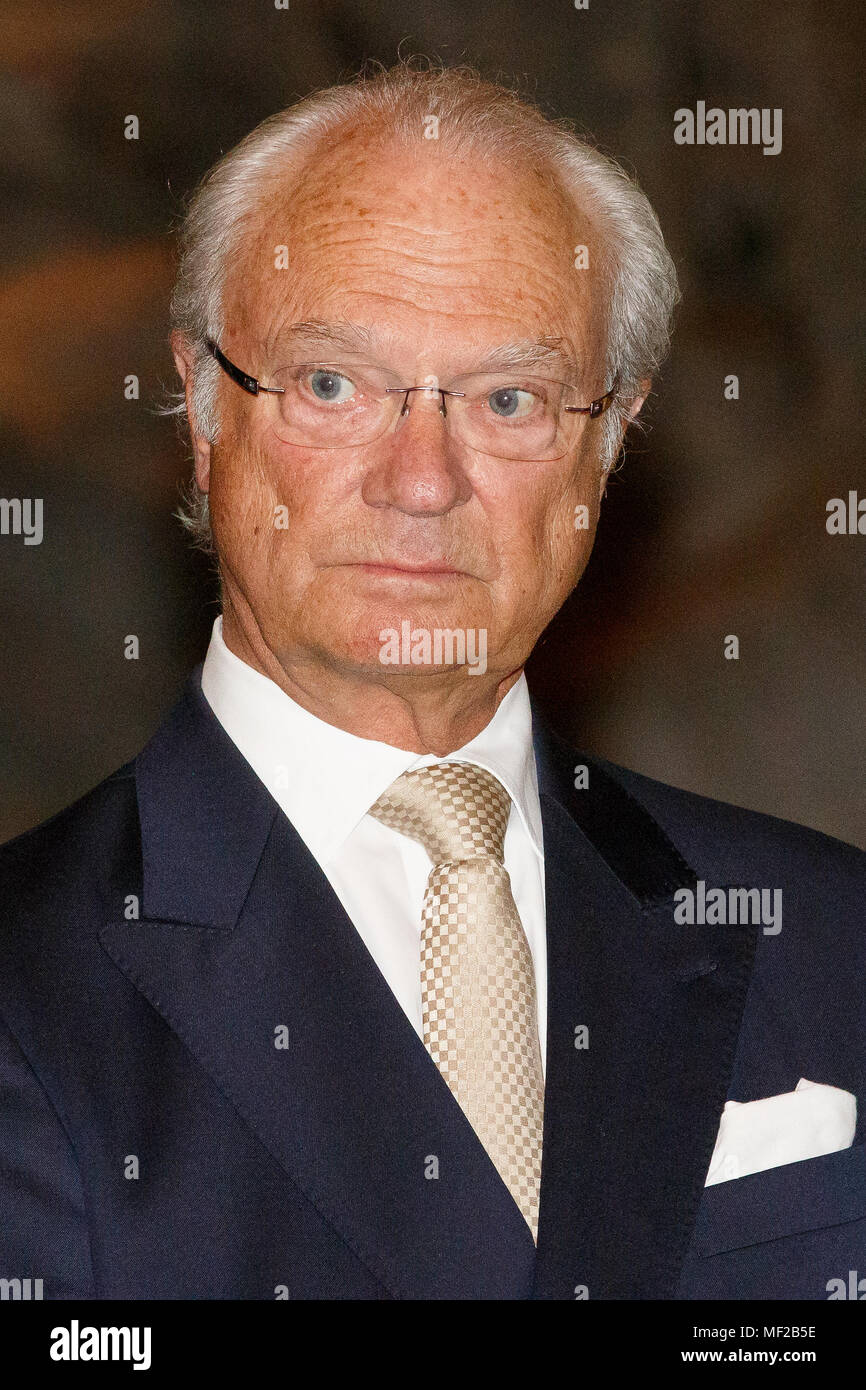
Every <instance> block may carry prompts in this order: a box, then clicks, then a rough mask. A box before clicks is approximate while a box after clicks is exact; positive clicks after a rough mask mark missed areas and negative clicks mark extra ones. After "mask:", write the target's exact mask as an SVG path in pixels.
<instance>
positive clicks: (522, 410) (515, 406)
mask: <svg viewBox="0 0 866 1390" xmlns="http://www.w3.org/2000/svg"><path fill="white" fill-rule="evenodd" d="M536 403H537V398H536V396H535V395H534V393H533V392H532V391H521V389H520V387H519V386H500V387H499V389H498V390H496V391H491V393H490V395H489V396H488V397H487V404H488V405H489V406H490V409H491V410H492V411H493V414H494V415H498V416H499V417H500V418H501V419H503V420H521V419H524V418H525V417H526V416H527V415H529V414H531V413H532V410H533V409H534V407H535V405H536Z"/></svg>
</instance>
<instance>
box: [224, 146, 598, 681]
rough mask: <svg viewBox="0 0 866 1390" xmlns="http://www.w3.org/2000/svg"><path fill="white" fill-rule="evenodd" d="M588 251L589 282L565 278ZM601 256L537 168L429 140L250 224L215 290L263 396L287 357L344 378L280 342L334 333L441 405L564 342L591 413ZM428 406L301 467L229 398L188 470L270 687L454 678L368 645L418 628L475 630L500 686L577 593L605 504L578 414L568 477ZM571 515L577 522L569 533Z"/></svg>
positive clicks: (456, 675)
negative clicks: (398, 662)
mask: <svg viewBox="0 0 866 1390" xmlns="http://www.w3.org/2000/svg"><path fill="white" fill-rule="evenodd" d="M580 244H585V245H588V247H589V259H590V268H589V269H576V268H575V248H576V247H577V246H578V245H580ZM281 246H285V247H287V248H288V267H287V268H285V269H282V268H276V264H275V263H276V261H277V259H278V257H279V248H280V247H281ZM600 251H601V248H600V247H598V246H597V245H596V244H595V238H594V235H593V228H592V226H591V225H590V223H589V222H588V221H584V220H582V219H581V217H580V216H579V215H576V214H575V212H574V210H573V209H571V208H570V207H569V206H568V204H567V203H566V201H565V200H564V198H563V197H562V196H561V195H560V194H559V193H558V192H557V191H555V190H554V188H553V187H551V185H550V183H549V182H546V181H544V180H542V178H541V177H540V176H538V175H537V174H536V173H535V172H533V171H532V170H531V169H526V170H524V171H523V172H522V173H518V174H515V173H514V171H513V170H509V169H504V168H499V167H498V166H497V163H496V160H495V159H486V160H485V159H482V158H480V157H478V156H470V157H465V156H464V157H454V156H453V155H449V154H448V152H447V150H446V148H445V147H444V145H443V146H441V147H440V145H439V144H438V142H436V141H433V140H424V139H423V138H419V140H418V145H417V150H416V151H415V152H414V153H412V152H407V150H406V149H405V148H400V147H397V146H391V147H388V148H382V147H380V148H378V149H375V150H371V148H370V142H369V140H364V139H362V138H361V137H360V136H359V137H354V138H352V139H350V140H349V141H348V142H342V143H340V144H339V145H338V146H337V147H336V148H335V149H329V150H325V151H323V152H322V153H321V154H319V155H318V156H317V157H315V158H314V159H313V160H312V161H311V162H310V163H309V165H308V166H307V168H306V170H305V172H304V175H303V178H302V179H301V180H300V181H299V182H296V183H294V184H292V183H291V181H290V182H289V183H288V184H287V186H284V187H283V188H282V189H281V190H278V191H276V192H275V193H274V194H273V195H272V196H271V198H270V201H269V202H268V204H267V205H266V206H265V207H263V209H262V211H261V214H260V216H259V217H258V218H257V220H256V224H255V229H254V231H252V232H250V233H249V234H248V237H247V241H246V243H245V245H244V248H243V253H242V255H241V256H240V257H239V258H238V259H237V261H236V263H235V265H234V267H233V268H232V271H231V272H230V276H229V280H228V283H227V286H226V295H225V330H224V334H223V337H222V340H221V347H222V348H223V351H224V352H225V353H226V355H227V356H228V357H229V358H230V359H232V360H233V361H234V362H236V363H238V364H239V365H240V366H241V367H242V368H243V370H244V371H246V372H249V373H251V374H254V375H257V376H259V377H261V378H262V379H263V380H265V381H267V380H268V379H269V377H270V375H271V373H273V371H274V370H276V369H277V368H279V367H281V366H284V365H285V364H286V361H287V360H291V361H298V360H302V361H326V362H334V361H335V360H336V361H338V362H339V361H341V360H342V358H341V355H340V354H339V353H338V352H336V351H335V350H334V348H333V347H332V346H331V345H329V344H328V343H322V345H321V346H320V347H317V345H316V344H315V343H314V342H313V343H310V342H306V343H305V344H304V348H303V351H302V352H300V353H299V352H298V349H297V348H296V347H294V346H291V347H290V346H288V340H287V336H286V335H287V334H288V332H289V330H290V329H291V327H292V325H296V324H298V323H302V322H304V323H305V322H308V321H311V320H315V321H317V322H326V323H337V324H341V325H345V324H346V323H350V324H354V325H358V326H360V327H361V328H362V329H365V330H367V331H368V334H369V337H370V342H371V347H370V354H369V355H370V356H372V357H374V359H375V361H376V362H377V363H379V364H381V365H382V366H384V367H387V368H388V369H390V370H391V371H392V372H394V373H395V374H396V379H397V380H398V381H401V382H402V383H404V384H406V385H411V384H415V383H423V382H425V381H427V380H429V379H430V377H435V378H436V379H437V381H438V382H439V383H440V384H441V385H443V386H447V385H448V383H449V381H451V380H453V379H454V378H456V377H457V376H461V375H463V374H465V373H466V372H469V371H472V370H473V369H474V368H475V367H476V365H477V364H479V363H480V362H482V361H483V360H484V359H485V358H486V356H487V355H488V354H489V353H491V352H492V351H493V350H495V349H498V348H501V347H503V346H504V345H507V344H514V343H525V342H527V341H528V340H536V339H550V338H554V339H561V340H562V343H563V346H564V347H565V348H566V349H567V350H568V351H570V353H571V354H572V355H573V357H574V358H575V359H576V360H577V362H578V363H579V364H581V375H580V376H579V377H578V378H577V379H574V378H572V379H573V380H575V384H576V385H577V386H578V387H579V388H580V394H581V397H582V399H581V400H580V404H582V405H586V404H588V403H589V401H590V400H591V399H593V398H594V397H596V396H599V395H601V394H602V393H603V392H604V391H606V390H607V388H608V386H609V385H610V383H609V382H607V381H606V380H605V379H604V348H605V341H604V336H603V317H604V313H603V310H604V306H603V303H602V301H601V298H600V296H599V293H598V288H597V278H596V270H597V268H598V264H599V261H600ZM358 355H359V354H357V353H355V354H354V356H356V357H357V356H358ZM535 370H536V374H537V375H538V374H540V375H545V374H546V375H550V376H552V375H556V373H554V372H551V371H547V372H545V370H544V368H540V369H539V368H536V369H535ZM399 399H400V400H401V401H402V397H401V398H399ZM439 399H440V398H439V397H438V396H432V395H428V394H425V393H422V392H415V393H414V394H413V395H411V396H410V397H409V400H410V402H411V404H412V408H411V411H410V412H409V414H407V415H403V416H398V417H397V420H396V424H395V425H392V426H391V427H390V428H389V429H388V431H387V432H386V433H385V434H384V435H383V436H381V437H380V438H378V439H376V440H375V441H373V442H372V443H367V444H364V445H363V446H359V447H353V448H348V449H345V448H344V449H339V450H330V449H322V448H308V447H303V446H300V445H298V444H294V443H286V442H284V440H283V439H281V438H280V428H281V426H282V419H281V417H280V413H279V404H278V398H277V397H274V396H267V395H263V396H259V397H258V398H253V397H251V396H249V395H248V394H246V393H245V392H243V391H241V390H240V389H239V388H238V387H237V386H236V385H235V384H234V383H233V382H231V381H229V380H228V378H222V379H221V382H220V399H219V409H220V420H221V432H220V437H219V439H218V441H217V442H216V444H215V445H214V447H213V451H212V457H211V459H210V463H209V466H208V460H207V457H206V454H205V455H203V456H201V457H200V459H199V481H200V484H202V485H203V486H206V487H208V488H209V491H210V508H211V518H212V525H213V529H214V535H215V539H216V544H217V549H218V553H219V557H220V564H221V570H222V574H223V582H224V595H225V598H226V601H227V603H230V604H231V605H232V607H233V608H234V610H235V611H236V612H241V611H242V612H243V613H244V614H245V615H246V620H247V621H251V620H254V622H255V624H256V625H257V627H258V630H259V633H260V635H261V638H262V639H263V640H264V642H265V644H266V646H267V647H268V649H269V650H270V652H271V653H273V655H274V657H276V659H277V660H278V661H279V662H280V664H281V665H282V666H283V668H284V669H286V670H290V669H294V670H295V671H300V670H302V669H304V668H310V667H314V668H315V667H321V665H322V664H323V663H324V664H325V665H327V666H329V667H330V668H331V670H332V672H340V671H342V672H343V673H345V674H346V675H347V676H350V677H351V678H353V679H358V678H360V679H364V680H366V679H369V680H373V681H381V682H386V683H388V684H391V685H393V684H394V683H395V682H397V683H398V684H399V682H400V681H412V682H417V681H419V680H422V681H423V680H428V681H429V680H430V679H431V678H432V679H434V680H439V681H441V680H465V679H466V672H465V671H459V670H457V671H455V670H454V669H453V668H452V669H451V670H450V671H446V672H444V673H443V670H442V668H441V667H440V668H439V671H438V673H436V672H434V673H433V674H432V677H431V667H430V666H426V667H425V666H418V665H414V666H402V667H395V666H394V665H383V664H382V661H381V659H380V653H381V650H382V641H383V639H382V634H383V631H384V630H386V629H395V630H396V631H398V632H399V631H401V625H402V624H403V623H404V622H405V621H406V620H408V621H409V623H410V625H411V629H413V630H416V629H419V628H423V629H427V630H429V631H434V630H436V629H440V630H441V629H451V630H453V629H463V630H467V629H472V630H474V631H475V632H476V633H477V632H478V631H479V630H482V629H483V630H485V631H486V634H487V638H486V640H487V666H488V670H489V672H490V674H491V675H492V676H497V675H498V676H499V677H500V678H504V677H505V676H506V675H508V674H509V673H511V672H513V671H515V670H517V669H518V668H519V667H520V666H522V664H523V662H524V661H525V660H526V658H527V656H528V654H529V652H530V651H531V650H532V647H533V646H534V644H535V642H536V640H537V638H538V636H539V634H540V633H541V632H542V630H543V629H544V628H545V626H546V625H547V623H548V622H549V621H550V619H551V618H552V616H553V615H554V613H555V612H556V611H557V609H558V608H559V607H560V606H561V604H562V602H563V601H564V599H565V598H566V596H567V595H568V593H569V592H570V590H571V589H572V588H573V586H574V585H575V583H576V582H577V580H578V578H579V577H580V574H581V572H582V570H583V567H584V565H585V563H586V561H587V559H588V556H589V552H590V550H591V547H592V541H593V538H594V534H595V525H596V520H597V515H598V507H599V501H600V491H601V487H600V484H601V479H602V473H601V467H600V461H599V452H600V445H601V431H602V421H601V420H593V421H590V420H589V419H588V417H586V416H577V417H575V419H576V420H577V421H578V422H579V423H578V425H577V432H576V434H575V437H574V444H573V447H572V449H571V452H570V454H569V455H568V456H566V457H564V458H560V459H557V460H554V461H547V462H534V461H533V462H525V461H517V462H515V461H513V460H511V461H506V460H503V459H499V458H494V457H489V456H487V455H485V454H483V453H480V452H477V451H474V450H473V449H471V448H469V447H467V446H466V445H465V444H463V443H462V442H461V440H460V439H459V438H458V437H456V436H454V435H452V433H451V432H450V430H449V427H448V422H447V421H446V420H445V419H443V416H442V414H441V413H440V411H439V409H438V406H439ZM282 432H283V433H285V430H284V428H283V431H282ZM579 507H585V508H586V509H587V511H588V522H589V524H588V526H584V527H578V526H576V524H575V517H576V515H579V513H577V512H576V509H577V508H579ZM281 509H284V510H281ZM275 518H277V519H278V521H279V524H275ZM423 570H426V571H427V572H426V573H425V572H419V571H423ZM413 571H414V572H413Z"/></svg>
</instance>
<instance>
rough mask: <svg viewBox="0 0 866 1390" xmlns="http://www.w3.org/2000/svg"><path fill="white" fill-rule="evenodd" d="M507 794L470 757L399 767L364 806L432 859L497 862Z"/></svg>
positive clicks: (438, 861) (507, 807)
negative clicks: (399, 772) (406, 769)
mask: <svg viewBox="0 0 866 1390" xmlns="http://www.w3.org/2000/svg"><path fill="white" fill-rule="evenodd" d="M510 810H511V797H510V796H509V795H508V792H507V791H506V790H505V788H504V787H503V785H502V783H501V782H500V781H499V780H498V779H497V778H496V777H494V776H493V774H492V773H490V772H487V771H486V770H485V769H484V768H483V767H476V765H475V764H474V763H437V764H435V765H434V766H433V767H419V768H415V769H414V770H413V771H411V772H404V773H403V775H402V776H401V777H398V778H397V780H396V781H395V782H392V783H391V785H390V787H388V788H387V790H386V791H385V792H383V794H382V795H381V796H380V797H379V800H378V801H377V802H376V803H375V804H374V805H373V806H371V807H370V815H371V816H374V817H375V818H376V820H380V821H382V822H383V824H385V825H387V826H389V827H390V829H391V830H396V831H398V832H399V833H400V834H401V835H408V836H409V838H410V839H412V840H417V841H418V842H419V844H422V845H423V846H424V848H425V850H426V851H427V853H428V854H429V856H430V859H431V860H432V862H433V864H444V863H451V862H460V861H463V860H466V859H476V858H479V857H482V856H488V857H490V858H492V859H496V860H498V862H499V863H500V864H501V863H502V862H503V847H504V843H505V828H506V826H507V825H508V816H509V812H510Z"/></svg>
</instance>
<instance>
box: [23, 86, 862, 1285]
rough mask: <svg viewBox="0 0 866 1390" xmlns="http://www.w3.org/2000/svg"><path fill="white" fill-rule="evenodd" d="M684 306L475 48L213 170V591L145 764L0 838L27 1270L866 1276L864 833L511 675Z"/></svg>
mask: <svg viewBox="0 0 866 1390" xmlns="http://www.w3.org/2000/svg"><path fill="white" fill-rule="evenodd" d="M675 298H676V277H675V273H674V269H673V266H672V263H671V260H670V257H669V256H668V253H667V251H666V250H665V247H664V242H663V240H662V237H661V233H660V231H659V227H658V223H657V220H656V218H655V215H654V214H653V212H652V210H651V208H650V206H649V204H648V203H647V201H646V199H645V197H644V196H643V195H642V193H641V192H640V190H639V189H638V188H637V187H636V185H635V184H634V183H633V182H632V181H631V180H630V179H629V178H628V177H627V176H626V175H625V174H624V173H623V171H622V170H621V169H620V168H619V167H618V166H616V165H614V164H613V163H611V162H610V161H609V160H607V159H605V158H603V157H602V156H601V155H600V154H599V153H597V152H596V151H594V150H593V149H592V148H590V147H588V146H587V145H586V144H584V143H582V142H581V141H579V140H578V139H576V138H575V137H574V136H573V135H572V134H571V133H570V132H569V131H568V130H566V129H565V128H561V127H560V126H557V125H554V124H551V123H549V122H547V121H546V120H545V119H544V118H543V117H542V116H541V115H540V114H539V113H538V112H537V111H536V110H534V109H533V108H532V107H530V106H528V105H527V104H525V103H524V102H522V101H520V100H518V99H517V98H516V97H515V96H513V95H512V94H511V93H509V92H507V91H505V90H503V89H501V88H498V87H495V86H492V85H490V84H487V83H485V82H483V81H482V80H481V79H480V78H478V77H477V76H476V75H475V74H472V73H471V72H467V71H464V70H453V71H450V72H449V71H447V70H446V71H444V72H440V71H423V72H418V71H414V70H412V69H411V68H409V67H398V68H397V69H395V70H392V71H390V72H386V73H382V74H379V75H378V76H376V77H374V78H371V79H367V80H361V81H358V82H356V83H353V84H351V85H348V86H343V87H337V88H334V89H332V90H330V91H326V92H322V93H319V94H317V95H315V96H313V97H311V98H309V99H308V100H306V101H304V102H302V103H300V104H299V105H298V106H295V107H293V108H291V109H289V110H287V111H284V112H281V113H280V114H278V115H276V116H274V117H272V118H270V119H269V120H267V121H265V122H264V123H263V124H262V125H261V126H259V127H258V129H256V130H254V131H253V132H252V134H250V135H249V136H248V137H247V138H246V139H245V140H244V141H242V142H241V144H240V145H239V146H237V148H235V149H234V150H232V151H230V152H229V154H227V155H226V156H225V157H224V158H223V159H222V160H221V161H220V163H219V164H218V165H217V166H216V168H215V169H214V170H213V171H212V172H211V174H210V175H209V176H208V178H207V179H206V180H205V182H204V183H203V185H202V186H201V188H200V189H199V191H198V192H197V194H196V196H195V198H194V200H193V202H192V204H191V207H190V210H189V214H188V218H187V222H186V226H185V233H184V247H183V256H182V260H181V264H180V270H179V278H178V285H177V290H176V294H175V298H174V317H175V331H174V334H173V339H172V342H173V348H174V353H175V360H176V362H177V366H178V370H179V372H180V375H181V378H182V380H183V383H184V391H185V399H184V403H183V408H184V409H185V412H186V414H187V418H188V421H189V426H190V432H191V438H192V443H193V449H194V458H195V486H194V490H193V494H192V499H191V503H192V505H191V507H190V509H189V511H188V513H187V516H186V520H187V523H188V525H189V526H190V527H192V529H193V530H194V532H195V533H196V535H197V537H198V538H199V539H200V540H202V539H203V540H205V541H206V542H208V543H211V542H212V544H213V547H214V550H215V553H216V556H217V559H218V564H219V573H220V578H221V589H222V613H221V616H220V618H219V619H218V620H217V622H216V624H215V626H214V631H213V636H212V639H211V643H210V646H209V649H208V652H207V656H206V659H205V661H204V664H203V667H199V668H198V670H197V671H196V672H195V673H194V674H193V675H192V677H191V678H190V681H189V684H188V686H187V688H186V690H185V692H184V694H183V696H182V698H181V700H180V702H179V704H178V705H177V706H176V708H175V709H174V711H173V712H172V713H171V714H170V716H169V717H168V720H167V722H166V723H165V724H164V725H163V726H162V728H161V729H160V730H159V731H158V732H157V734H156V735H155V737H154V738H153V739H152V740H151V742H150V743H149V744H148V745H147V747H146V748H145V749H144V751H143V752H142V753H141V754H140V755H139V756H138V757H137V758H136V759H135V760H134V761H133V762H132V763H130V764H129V765H128V766H126V767H124V768H122V769H121V770H120V771H119V772H117V773H115V774H114V776H112V777H110V778H108V780H107V781H106V782H104V783H103V784H102V785H101V786H100V787H98V788H96V789H95V790H94V791H93V792H91V793H90V794H89V795H88V796H86V797H85V798H83V800H82V801H80V802H79V803H77V804H76V805H75V806H74V807H72V808H70V809H69V810H68V811H66V812H64V813H63V814H61V815H60V816H58V817H56V818H55V819H54V820H53V821H51V822H49V823H48V824H47V825H45V826H42V827H41V828H39V829H37V830H35V831H33V832H31V833H30V834H28V835H25V836H23V837H21V838H20V839H18V840H17V841H14V842H13V843H12V844H11V845H8V846H7V847H5V849H4V850H3V852H2V856H0V884H2V900H3V903H4V912H3V918H4V922H3V928H4V930H3V935H2V954H3V962H2V964H3V968H2V981H3V984H2V991H0V1014H2V1019H3V1030H2V1051H0V1089H2V1105H0V1114H2V1119H0V1255H2V1259H0V1265H2V1267H0V1275H3V1276H4V1277H6V1278H17V1279H21V1280H24V1279H27V1278H30V1279H36V1278H39V1279H41V1280H42V1281H43V1284H42V1289H43V1296H44V1297H46V1298H63V1297H67V1296H71V1295H76V1296H77V1295H80V1296H84V1297H96V1298H123V1297H131V1298H254V1299H271V1298H283V1297H290V1298H315V1299H330V1298H353V1299H379V1298H384V1299H387V1298H404V1299H407V1298H408V1299H412V1298H414V1299H439V1298H466V1299H524V1298H555V1299H574V1298H587V1297H588V1298H591V1299H603V1298H620V1299H636V1298H666V1299H673V1298H695V1297H713V1298H734V1297H743V1296H752V1297H757V1298H779V1297H785V1296H793V1297H803V1298H826V1297H827V1290H828V1289H829V1287H830V1285H829V1282H828V1281H830V1280H832V1279H834V1277H837V1276H838V1277H841V1278H843V1279H844V1278H847V1274H848V1271H849V1270H850V1269H857V1268H859V1269H862V1270H866V1151H864V1146H863V1138H864V1127H863V1120H862V1116H859V1115H858V1112H857V1100H858V1098H859V1099H861V1100H862V1098H863V1097H864V1096H866V1033H864V1029H863V1026H862V1025H863V1022H864V1009H863V1003H862V978H863V974H864V967H866V947H864V936H863V934H862V931H861V930H860V928H862V924H863V910H862V903H863V892H864V882H866V875H864V856H862V855H861V854H860V853H859V852H858V851H856V850H855V849H853V848H851V847H850V846H847V845H844V844H841V843H838V842H835V841H832V840H829V839H827V838H825V837H823V836H821V835H818V834H816V833H813V832H811V831H808V830H804V829H800V828H798V827H795V826H792V825H786V824H784V823H781V822H779V821H776V820H772V819H770V818H768V817H765V816H761V815H757V814H753V813H750V812H745V811H741V810H737V809H735V808H732V807H729V806H724V805H721V804H719V803H717V802H712V801H707V800H705V799H703V798H701V797H698V796H694V795H690V794H687V793H685V792H682V791H677V790H675V789H673V788H671V787H667V786H664V785H662V784H660V783H657V782H653V781H649V780H648V779H646V778H644V777H642V776H639V775H637V774H635V773H631V772H627V771H625V770H623V769H620V768H615V767H612V766H610V765H608V764H605V763H603V762H600V761H598V760H595V759H591V758H587V757H585V756H583V755H581V754H578V753H577V752H575V751H572V750H570V749H568V748H567V747H565V746H563V745H562V744H561V743H559V742H558V741H557V739H556V738H555V737H554V736H553V735H552V734H551V733H549V732H548V731H546V730H545V728H544V727H543V725H542V723H541V721H540V720H539V719H538V718H537V716H535V715H534V714H533V711H532V709H531V705H530V700H529V696H528V692H527V687H526V682H525V678H524V675H523V667H524V663H525V662H526V659H527V657H528V656H529V654H530V652H531V650H532V648H533V646H534V644H535V642H536V641H537V639H538V637H539V635H540V634H541V632H542V631H543V630H544V628H545V626H546V625H547V624H548V622H549V621H550V619H551V618H552V617H553V615H554V614H555V613H556V611H557V610H558V609H559V607H560V606H561V604H562V603H563V601H564V600H565V598H566V596H567V595H568V594H569V592H570V591H571V590H572V589H573V587H574V586H575V584H576V583H577V582H578V580H579V578H580V575H581V573H582V571H583V568H584V566H585V564H586V561H587V558H588V556H589V552H590V548H591V545H592V541H593V537H594V534H595V527H596V522H597V520H598V514H599V507H600V503H601V499H602V496H603V494H604V490H605V484H606V481H607V477H608V473H609V469H610V467H611V465H612V463H613V462H614V460H615V459H616V457H617V454H618V451H619V448H620V445H621V442H622V438H623V434H624V431H625V429H626V427H627V425H628V422H629V420H631V419H633V418H634V417H635V416H636V415H637V413H638V411H639V410H640V407H641V405H642V402H643V400H644V398H645V396H646V394H647V391H648V390H649V388H650V385H651V381H652V378H653V374H654V372H655V370H656V368H657V367H658V364H659V362H660V360H661V358H662V357H663V355H664V352H665V349H666V344H667V337H668V327H669V319H670V313H671V309H672V306H673V303H674V301H675ZM726 1102H729V1103H727V1104H726Z"/></svg>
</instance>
